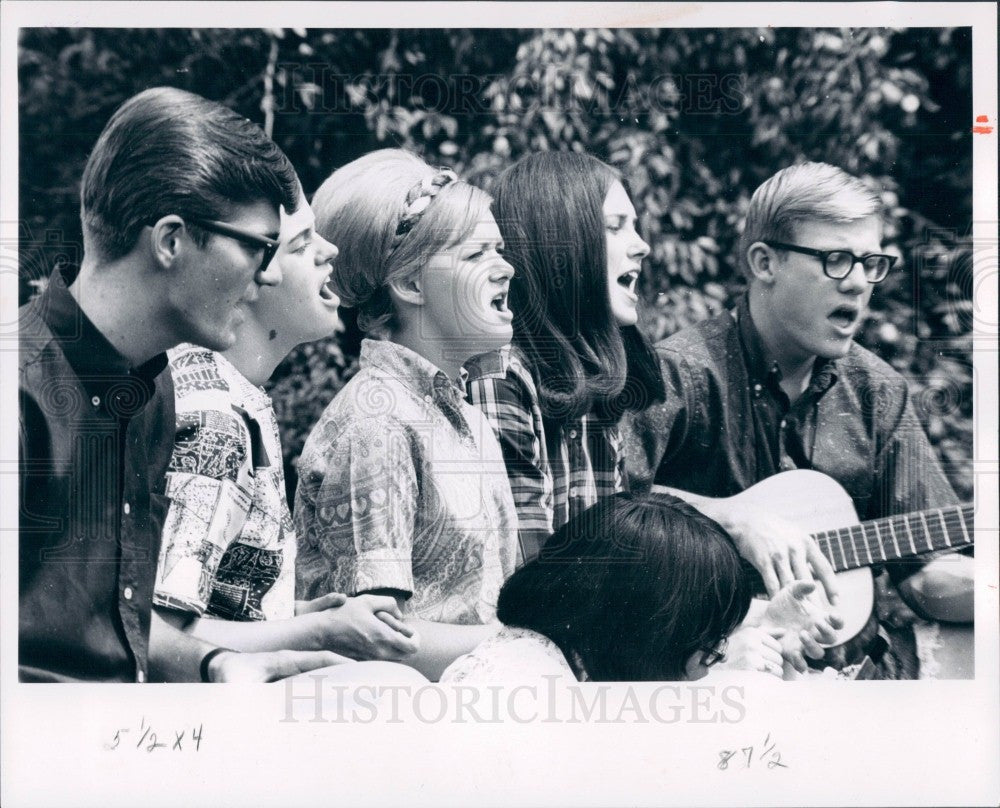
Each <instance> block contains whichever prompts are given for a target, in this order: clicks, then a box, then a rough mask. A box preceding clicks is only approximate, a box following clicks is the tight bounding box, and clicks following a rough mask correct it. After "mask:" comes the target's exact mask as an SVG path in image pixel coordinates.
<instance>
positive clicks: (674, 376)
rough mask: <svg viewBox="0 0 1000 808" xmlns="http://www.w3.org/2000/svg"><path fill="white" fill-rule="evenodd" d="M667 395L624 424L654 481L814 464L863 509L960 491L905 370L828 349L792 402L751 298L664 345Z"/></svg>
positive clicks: (703, 490) (864, 515)
mask: <svg viewBox="0 0 1000 808" xmlns="http://www.w3.org/2000/svg"><path fill="white" fill-rule="evenodd" d="M656 347H657V353H658V354H659V356H660V367H661V369H662V371H663V374H664V380H665V382H666V385H667V400H666V402H665V403H663V404H659V405H656V406H654V407H652V408H650V409H648V410H646V411H645V412H643V413H640V414H639V415H638V416H637V417H634V418H629V419H628V420H627V422H626V424H625V425H624V427H623V428H624V436H625V444H626V469H627V471H628V474H629V480H630V482H631V484H632V487H633V488H634V489H637V490H642V489H644V488H647V487H648V486H649V485H651V484H653V483H657V484H661V485H667V486H671V487H674V488H680V489H682V490H685V491H691V492H692V493H696V494H704V495H707V496H713V497H726V496H731V495H733V494H737V493H739V492H740V491H743V490H745V489H746V488H749V487H750V486H751V485H753V484H754V483H757V482H759V481H760V480H763V479H765V478H767V477H770V476H771V475H773V474H777V473H778V472H781V471H787V470H790V469H797V468H799V469H801V468H805V469H814V470H816V471H821V472H823V473H825V474H827V475H829V476H830V477H833V478H834V479H835V480H837V482H839V483H840V484H841V485H842V486H843V487H844V488H845V489H846V490H847V492H848V494H850V496H851V498H852V499H853V501H854V505H855V509H856V510H857V512H858V516H859V517H860V518H861V519H862V520H866V519H876V518H879V517H883V516H890V515H893V514H900V513H908V512H910V511H917V510H922V509H924V508H932V507H935V508H936V507H941V506H944V505H950V504H953V503H955V502H956V497H955V493H954V491H953V490H952V487H951V484H950V483H949V482H948V479H947V478H946V477H945V475H944V472H943V471H942V469H941V465H940V463H939V462H938V459H937V456H936V455H935V453H934V451H933V449H932V448H931V446H930V443H929V442H928V440H927V437H926V435H925V434H924V431H923V428H922V427H921V424H920V421H919V419H918V418H917V415H916V412H915V411H914V409H913V404H912V402H911V400H910V395H909V391H908V389H907V386H906V381H905V379H904V378H903V377H902V376H901V375H900V374H899V373H897V372H896V371H895V370H894V369H893V368H892V367H890V366H889V365H888V364H886V363H885V362H883V361H882V360H881V359H879V358H878V357H876V356H875V355H874V354H873V353H872V352H871V351H868V350H866V349H865V348H862V347H861V346H860V345H858V344H857V343H852V345H851V348H850V350H849V351H848V353H847V355H846V356H844V357H842V358H840V359H836V360H822V359H818V360H817V362H816V365H815V367H814V369H813V374H812V378H811V381H810V383H809V386H808V388H807V389H806V391H805V393H803V394H802V395H801V396H800V397H799V398H798V400H797V401H795V402H794V403H790V402H789V400H788V397H787V396H786V395H785V393H784V392H783V391H782V390H781V387H780V386H779V385H780V381H781V373H780V371H779V370H778V368H777V366H776V365H774V364H770V365H769V364H768V363H767V361H766V359H765V355H764V349H763V346H762V344H761V341H760V336H759V335H758V334H757V331H756V329H755V328H754V325H753V321H752V319H751V317H750V311H749V307H748V305H747V301H746V298H745V297H744V298H743V300H742V301H741V302H740V304H739V306H738V308H737V310H736V312H735V316H734V314H733V313H730V312H726V313H724V314H721V315H719V316H718V317H714V318H712V319H710V320H706V321H705V322H702V323H699V324H698V325H695V326H693V327H691V328H688V329H685V330H683V331H680V332H678V333H677V334H674V335H673V336H672V337H669V338H668V339H666V340H663V341H662V342H660V343H659V344H658V345H657V346H656Z"/></svg>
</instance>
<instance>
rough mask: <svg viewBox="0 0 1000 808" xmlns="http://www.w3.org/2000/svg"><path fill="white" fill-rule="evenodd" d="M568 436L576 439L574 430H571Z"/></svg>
mask: <svg viewBox="0 0 1000 808" xmlns="http://www.w3.org/2000/svg"><path fill="white" fill-rule="evenodd" d="M569 436H570V437H571V438H575V437H576V430H575V429H571V430H570V431H569Z"/></svg>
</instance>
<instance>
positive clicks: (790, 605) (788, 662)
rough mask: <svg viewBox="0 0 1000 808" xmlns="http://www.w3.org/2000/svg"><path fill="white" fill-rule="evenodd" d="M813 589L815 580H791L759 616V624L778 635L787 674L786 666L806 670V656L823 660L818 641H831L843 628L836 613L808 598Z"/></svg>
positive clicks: (802, 671) (842, 622) (789, 672)
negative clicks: (826, 609) (824, 608)
mask: <svg viewBox="0 0 1000 808" xmlns="http://www.w3.org/2000/svg"><path fill="white" fill-rule="evenodd" d="M815 589H816V583H815V582H814V581H793V582H792V583H791V584H789V585H788V586H784V587H782V588H781V590H779V591H778V593H777V594H776V595H775V596H774V597H772V598H771V600H770V602H769V603H768V604H767V608H766V609H765V610H764V613H763V615H762V616H761V618H760V623H759V627H760V628H761V629H763V630H765V631H767V632H768V633H770V634H771V635H772V636H778V637H779V641H780V643H781V655H782V657H783V658H784V661H785V673H786V674H791V671H789V670H788V668H789V667H791V668H792V669H794V670H795V671H797V672H798V673H805V672H806V669H807V668H808V665H807V663H806V660H805V658H806V657H809V658H811V659H822V658H823V653H824V650H825V649H824V648H823V646H822V645H820V643H832V642H833V641H834V640H835V639H836V636H837V633H836V629H839V628H843V625H844V621H843V620H842V619H841V618H840V615H839V614H837V612H835V611H824V610H823V609H822V608H821V607H820V606H819V604H818V603H816V601H815V600H814V599H813V598H811V597H809V596H810V595H811V594H812V593H813V592H814V591H815ZM776 632H782V633H781V634H780V635H777V634H776Z"/></svg>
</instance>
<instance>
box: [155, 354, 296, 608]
mask: <svg viewBox="0 0 1000 808" xmlns="http://www.w3.org/2000/svg"><path fill="white" fill-rule="evenodd" d="M169 357H170V371H171V374H172V376H173V380H174V388H175V409H176V415H177V432H176V436H175V440H174V452H173V456H172V458H171V461H170V469H169V471H168V473H167V484H166V495H167V497H168V498H169V499H170V510H169V512H168V514H167V519H166V523H165V525H164V530H163V541H162V542H161V545H160V561H159V568H158V571H157V576H156V588H155V593H154V597H153V600H154V603H156V604H157V605H159V606H166V607H170V608H174V609H179V610H182V611H186V612H193V613H195V614H198V615H208V616H210V617H219V618H223V619H228V620H278V619H285V618H289V617H292V616H293V615H294V611H295V573H294V570H295V550H296V542H295V532H294V529H293V527H292V521H291V515H290V514H289V512H288V502H287V499H286V497H285V479H284V470H283V468H282V456H281V442H280V439H279V436H278V424H277V421H276V419H275V416H274V410H273V408H272V406H271V399H270V398H269V397H268V396H267V394H266V393H264V391H263V390H261V389H260V388H259V387H257V386H256V385H254V384H252V383H251V382H250V381H249V380H247V379H246V377H245V376H243V374H241V373H240V372H239V371H238V370H237V369H236V368H235V367H233V365H232V364H231V363H230V362H229V361H228V360H227V359H225V357H223V356H221V355H220V354H218V353H214V352H212V351H209V350H206V349H204V348H200V347H197V346H194V345H182V346H180V347H178V348H175V349H173V350H171V351H170V352H169Z"/></svg>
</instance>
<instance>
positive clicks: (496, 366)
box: [463, 345, 510, 382]
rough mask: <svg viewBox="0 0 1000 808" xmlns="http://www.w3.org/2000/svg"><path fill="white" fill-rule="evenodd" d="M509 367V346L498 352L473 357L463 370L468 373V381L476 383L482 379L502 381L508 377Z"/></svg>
mask: <svg viewBox="0 0 1000 808" xmlns="http://www.w3.org/2000/svg"><path fill="white" fill-rule="evenodd" d="M509 367H510V346H509V345H507V346H506V347H504V348H500V349H499V350H497V351H488V352H487V353H484V354H479V356H474V357H472V359H470V360H469V361H468V362H466V363H465V367H464V368H463V370H464V371H466V372H467V377H468V381H470V382H476V381H480V380H482V379H502V378H504V377H505V376H506V375H507V369H508V368H509Z"/></svg>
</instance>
